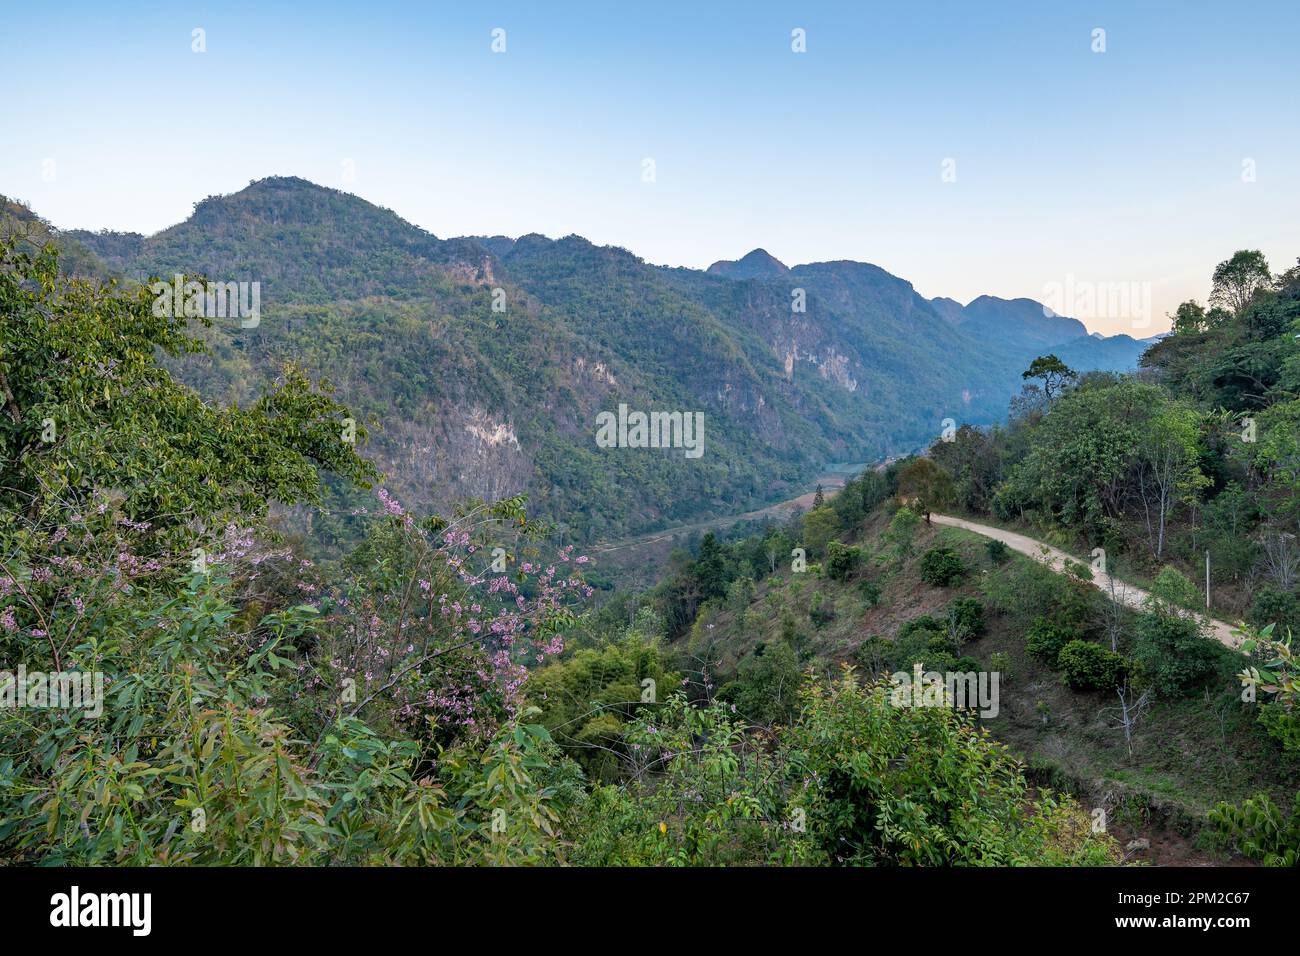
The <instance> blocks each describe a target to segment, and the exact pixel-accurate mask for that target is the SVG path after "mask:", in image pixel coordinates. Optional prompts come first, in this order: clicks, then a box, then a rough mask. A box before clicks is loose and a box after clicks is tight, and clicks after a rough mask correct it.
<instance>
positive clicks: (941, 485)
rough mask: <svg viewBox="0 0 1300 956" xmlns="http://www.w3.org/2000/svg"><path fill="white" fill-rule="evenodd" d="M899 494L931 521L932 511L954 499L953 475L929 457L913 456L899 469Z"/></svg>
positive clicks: (927, 520) (927, 522)
mask: <svg viewBox="0 0 1300 956" xmlns="http://www.w3.org/2000/svg"><path fill="white" fill-rule="evenodd" d="M898 496H899V498H901V499H903V500H904V501H905V502H908V503H909V504H912V505H914V506H915V508H916V509H918V510H920V512H921V513H922V514H923V515H925V521H926V524H929V523H930V512H931V511H933V510H935V509H937V508H941V507H943V506H944V505H946V504H948V503H949V502H950V501H952V498H953V484H952V475H950V474H948V472H947V470H946V469H944V468H942V467H940V466H939V465H936V464H935V463H934V461H933V460H931V459H929V458H913V459H912V460H911V461H909V462H908V463H907V464H905V465H904V466H903V467H902V468H900V469H899V471H898Z"/></svg>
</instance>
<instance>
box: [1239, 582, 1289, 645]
mask: <svg viewBox="0 0 1300 956" xmlns="http://www.w3.org/2000/svg"><path fill="white" fill-rule="evenodd" d="M1250 622H1251V623H1252V624H1255V625H1258V626H1259V627H1267V626H1268V625H1270V624H1272V625H1274V629H1275V630H1276V631H1278V632H1279V633H1281V632H1282V631H1284V630H1288V629H1289V630H1293V631H1296V632H1298V633H1300V598H1297V596H1296V593H1295V592H1294V591H1284V590H1282V589H1281V588H1279V587H1277V586H1276V585H1272V584H1265V585H1262V586H1261V587H1260V589H1259V590H1258V591H1256V592H1255V600H1254V602H1253V603H1252V604H1251V606H1250Z"/></svg>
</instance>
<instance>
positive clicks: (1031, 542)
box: [930, 514, 1245, 650]
mask: <svg viewBox="0 0 1300 956" xmlns="http://www.w3.org/2000/svg"><path fill="white" fill-rule="evenodd" d="M930 520H931V521H932V522H933V523H934V524H941V525H947V526H949V527H951V528H961V529H962V530H964V531H973V532H974V533H975V534H980V535H983V536H984V537H986V538H994V539H996V540H998V541H1001V542H1002V543H1003V544H1005V545H1006V546H1007V547H1008V548H1010V549H1011V550H1013V551H1019V552H1020V553H1021V554H1025V555H1028V556H1029V557H1031V558H1033V559H1034V560H1036V561H1041V562H1043V563H1044V564H1046V565H1049V566H1050V567H1051V568H1052V569H1053V570H1055V571H1060V570H1062V568H1063V566H1064V564H1065V562H1066V561H1073V562H1075V563H1076V564H1082V565H1084V566H1085V567H1088V566H1090V565H1091V562H1090V561H1086V560H1080V559H1079V558H1076V557H1074V556H1073V555H1069V554H1066V553H1065V552H1064V551H1061V550H1060V549H1059V548H1053V547H1052V546H1051V545H1049V544H1044V543H1043V542H1041V541H1038V540H1036V539H1034V538H1030V537H1026V536H1025V535H1023V534H1016V533H1015V532H1014V531H1004V530H1002V529H1001V528H994V527H993V526H992V525H987V524H977V523H976V522H974V521H967V520H966V519H965V518H953V517H950V516H949V515H938V514H932V515H930ZM1092 583H1093V584H1095V585H1096V586H1097V587H1098V588H1100V589H1101V590H1103V591H1105V592H1106V593H1108V594H1109V593H1110V587H1111V578H1110V575H1108V574H1103V573H1102V572H1099V571H1094V572H1093V573H1092ZM1149 596H1150V595H1149V594H1148V593H1147V592H1146V591H1144V590H1142V589H1141V588H1135V587H1133V586H1132V585H1131V584H1125V583H1124V582H1123V581H1121V580H1120V579H1119V578H1115V598H1116V600H1118V601H1119V602H1120V603H1121V604H1123V605H1125V606H1126V607H1131V608H1137V609H1141V607H1142V605H1143V603H1144V602H1145V601H1146V599H1147V598H1148V597H1149ZM1210 630H1211V633H1212V634H1213V635H1214V637H1215V638H1216V639H1217V640H1218V641H1219V643H1221V644H1223V645H1225V646H1227V647H1231V648H1232V649H1233V650H1240V649H1241V642H1242V641H1243V640H1245V638H1244V636H1243V635H1242V633H1241V629H1240V628H1239V627H1237V626H1235V625H1232V624H1229V623H1228V622H1227V621H1218V620H1214V619H1213V618H1211V619H1210Z"/></svg>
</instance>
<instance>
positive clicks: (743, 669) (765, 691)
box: [718, 640, 803, 726]
mask: <svg viewBox="0 0 1300 956" xmlns="http://www.w3.org/2000/svg"><path fill="white" fill-rule="evenodd" d="M802 683H803V673H802V671H801V670H800V667H799V655H798V654H797V653H796V652H795V649H794V648H793V647H792V646H791V645H790V642H789V641H786V640H779V641H776V642H775V643H772V644H762V643H760V644H759V645H757V646H756V647H755V648H754V650H753V653H751V654H749V655H748V656H747V657H745V659H744V660H742V661H741V662H740V665H739V666H738V667H737V668H736V679H735V680H733V681H731V682H729V683H727V684H724V685H723V686H722V688H721V689H720V690H719V691H718V699H719V700H722V701H725V702H728V703H731V704H734V705H735V708H736V713H738V714H741V715H743V716H744V717H745V719H746V720H748V721H749V722H750V723H754V724H761V725H764V726H769V725H771V724H776V723H781V724H788V723H790V721H791V720H793V719H794V716H795V714H796V713H797V711H798V707H799V688H800V686H801V684H802Z"/></svg>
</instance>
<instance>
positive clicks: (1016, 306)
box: [930, 295, 1158, 372]
mask: <svg viewBox="0 0 1300 956" xmlns="http://www.w3.org/2000/svg"><path fill="white" fill-rule="evenodd" d="M930 305H931V306H933V307H934V309H935V310H936V311H937V312H938V313H939V314H940V315H942V316H943V317H944V318H945V319H947V320H948V321H949V322H950V323H952V325H954V326H956V327H957V328H959V329H961V331H962V332H964V333H966V334H967V335H970V336H973V337H975V338H978V339H980V340H981V341H982V342H984V343H986V347H988V348H994V349H999V350H1001V351H1003V352H1009V353H1010V354H1011V355H1015V356H1028V357H1029V358H1031V359H1032V358H1033V357H1035V356H1038V355H1043V354H1046V353H1052V354H1054V355H1056V356H1057V357H1058V358H1059V359H1061V360H1062V361H1063V362H1065V363H1066V364H1067V365H1069V366H1071V367H1073V368H1075V369H1077V370H1079V371H1091V370H1100V371H1108V372H1122V371H1128V370H1131V369H1133V368H1136V367H1137V361H1138V358H1139V357H1140V356H1141V355H1142V353H1143V351H1145V350H1146V347H1147V346H1148V345H1150V344H1151V343H1152V342H1153V341H1155V340H1153V339H1141V340H1137V339H1134V338H1132V337H1131V336H1128V335H1112V336H1105V335H1102V334H1100V333H1098V332H1093V333H1089V332H1088V329H1087V327H1086V326H1084V324H1083V323H1082V322H1080V321H1079V320H1078V319H1072V318H1068V317H1066V316H1061V315H1057V314H1055V313H1054V312H1052V310H1051V309H1049V308H1047V306H1045V305H1043V304H1042V303H1041V302H1037V301H1035V300H1034V299H1000V298H998V297H997V296H991V295H982V296H980V297H979V298H977V299H973V300H972V301H971V302H970V303H969V304H968V305H966V306H962V305H961V304H960V303H959V302H957V301H956V300H955V299H948V298H942V297H941V298H936V299H931V300H930ZM1157 338H1158V337H1157Z"/></svg>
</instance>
